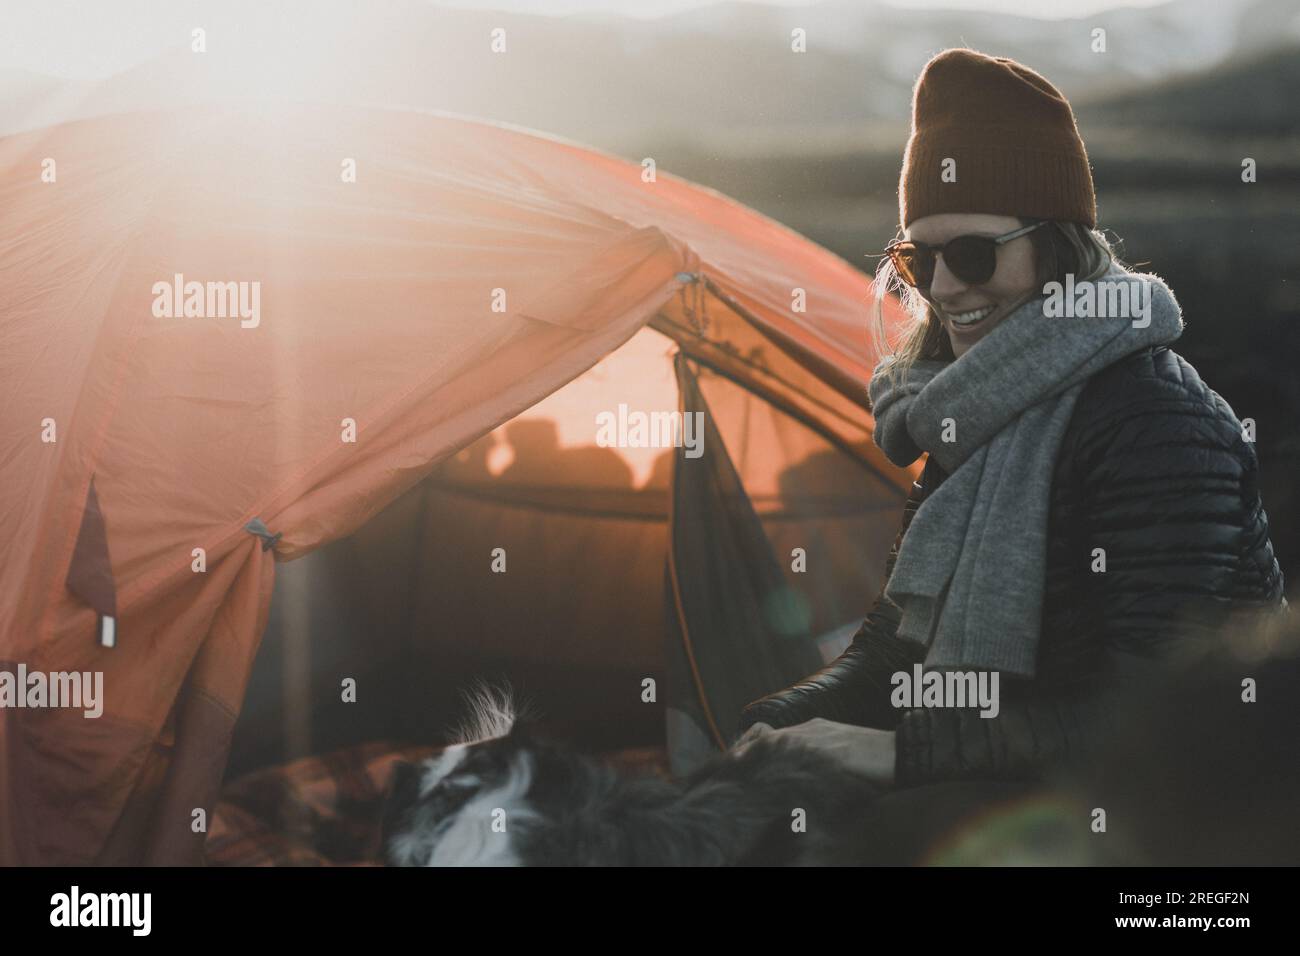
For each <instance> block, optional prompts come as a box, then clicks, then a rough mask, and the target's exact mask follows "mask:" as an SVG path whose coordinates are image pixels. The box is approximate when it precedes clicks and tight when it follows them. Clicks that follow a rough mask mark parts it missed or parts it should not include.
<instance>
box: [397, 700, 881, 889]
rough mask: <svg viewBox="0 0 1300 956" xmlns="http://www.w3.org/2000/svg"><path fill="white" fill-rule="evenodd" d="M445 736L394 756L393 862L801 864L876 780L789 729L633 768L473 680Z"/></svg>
mask: <svg viewBox="0 0 1300 956" xmlns="http://www.w3.org/2000/svg"><path fill="white" fill-rule="evenodd" d="M470 705H471V710H472V714H471V718H470V720H469V721H468V723H467V725H466V726H465V728H464V730H463V731H462V732H461V733H460V734H458V737H459V739H460V742H459V743H455V744H453V745H451V746H449V747H447V748H446V749H444V750H443V751H442V752H441V753H439V754H437V755H436V756H434V757H431V758H430V759H428V760H427V761H424V762H423V763H420V764H409V763H408V764H404V765H402V766H400V767H399V768H398V770H397V773H396V777H395V784H394V786H393V791H392V796H391V798H390V800H389V803H388V805H387V807H386V810H385V814H384V847H385V855H386V858H387V862H388V863H390V864H393V865H398V866H464V865H469V866H493V865H496V866H571V865H596V866H646V865H648V866H720V865H737V864H740V865H746V864H757V865H800V864H804V863H813V862H817V861H819V860H820V859H822V858H824V857H825V856H827V855H828V854H829V853H830V851H831V850H832V849H833V844H834V842H835V840H836V834H842V833H844V832H845V829H846V827H848V826H850V825H851V822H852V821H853V820H854V818H855V817H856V816H858V815H860V814H861V812H862V809H863V807H864V806H866V805H867V804H869V802H870V801H871V800H872V799H873V798H874V797H875V796H876V795H877V794H878V792H879V791H878V788H877V787H876V786H875V785H874V784H872V783H871V782H869V781H867V780H866V779H864V778H862V777H859V776H856V775H854V774H852V773H849V772H847V771H845V770H844V769H843V768H842V767H840V766H839V765H838V764H837V763H835V762H834V761H831V760H828V759H827V758H826V757H824V756H822V755H821V754H819V753H816V752H814V751H811V750H809V749H808V748H806V747H803V746H800V745H798V744H797V743H794V742H792V741H790V740H788V739H784V738H779V737H764V736H759V737H757V738H756V739H754V740H753V741H752V742H750V743H747V744H746V745H745V746H743V747H741V748H738V749H736V750H733V751H729V752H727V753H725V754H721V755H719V756H718V757H716V758H714V759H713V760H712V761H711V762H710V763H708V764H707V765H705V766H703V767H701V768H700V769H699V770H697V771H696V772H695V773H693V774H691V775H690V776H689V777H687V778H685V779H683V780H680V781H671V780H665V779H662V778H660V777H656V776H652V775H643V776H631V775H627V774H624V773H621V772H619V771H618V770H616V769H614V768H613V767H611V766H608V765H607V764H605V763H603V762H601V761H599V760H597V759H596V758H593V757H591V756H587V755H583V754H581V753H576V752H574V751H573V750H571V749H568V748H565V747H562V746H559V745H556V744H554V743H551V742H548V741H545V740H541V739H537V738H536V737H534V736H533V734H532V733H531V732H530V730H529V728H528V724H527V720H526V719H521V718H520V715H519V714H517V713H516V710H515V704H514V701H513V699H512V697H511V695H510V694H509V693H508V692H502V691H495V690H492V689H490V688H482V689H480V690H479V691H478V692H477V693H475V694H474V695H472V697H471V699H470Z"/></svg>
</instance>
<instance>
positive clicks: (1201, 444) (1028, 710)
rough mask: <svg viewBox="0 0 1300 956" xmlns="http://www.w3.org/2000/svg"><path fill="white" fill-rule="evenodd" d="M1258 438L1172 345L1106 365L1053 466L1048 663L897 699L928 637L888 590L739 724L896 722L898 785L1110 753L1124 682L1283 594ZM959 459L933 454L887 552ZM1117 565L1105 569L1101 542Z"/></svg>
mask: <svg viewBox="0 0 1300 956" xmlns="http://www.w3.org/2000/svg"><path fill="white" fill-rule="evenodd" d="M1257 469H1258V463H1257V459H1256V456H1255V449H1254V445H1253V444H1252V443H1251V442H1249V441H1247V440H1245V437H1244V436H1243V430H1242V425H1241V423H1240V422H1239V421H1238V419H1237V417H1236V415H1234V414H1233V411H1232V409H1231V408H1230V407H1229V406H1228V404H1227V402H1225V401H1224V400H1223V399H1222V398H1221V397H1219V395H1218V394H1216V393H1215V392H1214V391H1212V390H1211V389H1210V388H1209V387H1208V386H1206V384H1205V383H1204V382H1203V381H1201V378H1200V376H1199V375H1197V373H1196V370H1195V369H1193V368H1192V366H1191V365H1189V364H1188V363H1187V362H1186V361H1185V360H1184V359H1183V358H1182V357H1181V356H1179V355H1178V354H1177V353H1175V352H1173V351H1171V350H1170V349H1169V348H1167V347H1165V346H1159V347H1154V348H1148V349H1144V350H1142V351H1140V352H1136V353H1134V354H1132V355H1130V356H1128V357H1126V358H1124V359H1122V360H1120V361H1119V362H1116V363H1115V364H1113V365H1111V366H1110V367H1108V368H1106V369H1105V370H1103V371H1102V372H1100V373H1098V374H1097V375H1095V376H1093V378H1092V379H1091V380H1090V381H1089V382H1088V384H1087V385H1086V386H1085V388H1084V390H1083V392H1082V393H1081V395H1080V397H1079V401H1078V403H1077V405H1076V406H1075V411H1074V416H1073V418H1072V419H1071V422H1070V425H1069V428H1068V429H1067V430H1066V434H1065V436H1064V439H1063V442H1062V445H1061V449H1060V453H1059V455H1058V457H1057V462H1056V469H1055V472H1054V476H1053V481H1052V493H1051V505H1050V513H1049V518H1048V521H1049V527H1048V550H1047V562H1048V567H1047V579H1046V585H1045V587H1046V593H1045V594H1044V602H1043V625H1042V636H1041V639H1040V641H1039V648H1038V662H1037V674H1036V676H1035V678H1034V679H1033V680H1020V681H1013V680H1011V679H1008V678H1006V677H1005V676H1002V675H1000V677H1001V678H1002V679H1001V681H1000V684H1001V686H1000V712H999V713H998V715H997V716H996V717H981V716H980V715H979V711H978V710H975V709H965V710H956V709H940V708H917V709H910V710H899V709H895V708H894V707H892V706H891V704H890V694H891V691H892V689H893V688H892V686H891V682H890V678H891V676H892V675H893V674H894V673H895V672H896V671H900V670H901V671H911V669H912V666H913V664H914V663H916V662H920V661H923V660H924V658H925V649H924V648H922V647H921V646H919V645H917V644H915V643H914V642H911V641H906V640H903V639H901V638H898V637H897V636H896V635H895V630H896V629H897V626H898V614H899V609H898V607H897V606H896V605H894V604H893V602H891V601H889V600H888V599H887V598H885V597H884V595H883V594H882V595H881V596H880V597H878V598H877V599H876V602H875V605H874V607H873V608H872V610H871V612H870V613H869V615H868V616H867V619H866V621H864V622H863V625H862V627H861V628H860V629H859V631H858V633H857V635H856V637H855V638H854V640H853V643H852V644H851V645H850V647H849V648H848V649H847V650H846V651H845V653H844V654H843V655H842V656H841V657H840V658H838V659H837V660H836V661H834V662H832V663H831V664H829V665H827V667H825V668H823V669H822V670H821V671H819V672H817V673H816V674H814V675H812V676H811V677H808V678H806V679H804V680H803V681H800V682H799V683H798V684H795V685H794V686H792V687H789V688H787V689H785V690H783V691H779V692H777V693H775V694H771V695H768V696H767V697H764V698H761V699H760V700H758V701H755V702H754V703H752V704H750V705H749V706H748V707H747V708H746V709H745V712H744V715H743V718H742V721H741V725H742V726H741V731H743V730H744V729H745V728H747V727H749V726H750V725H752V724H754V723H758V722H763V723H767V724H769V725H771V726H773V727H787V726H791V725H793V724H798V723H802V722H804V721H806V720H811V719H813V718H814V717H822V718H825V719H828V720H833V721H838V722H841V723H850V724H858V725H861V726H867V727H877V728H880V729H884V730H896V731H897V737H896V744H897V761H896V765H895V775H896V784H897V785H898V786H904V787H905V786H914V785H917V784H922V783H928V782H933V781H939V780H951V779H960V778H976V777H994V778H1008V777H1010V778H1036V777H1040V776H1042V775H1043V773H1044V772H1045V771H1046V770H1047V769H1048V768H1050V767H1053V766H1054V765H1058V764H1063V763H1065V764H1069V763H1080V762H1083V763H1086V762H1088V761H1090V760H1092V759H1093V758H1095V757H1097V756H1099V754H1098V753H1097V751H1098V750H1099V748H1100V746H1101V744H1102V741H1103V740H1105V739H1106V738H1107V737H1108V736H1109V735H1110V734H1112V733H1114V732H1115V730H1116V728H1115V727H1114V726H1112V723H1111V718H1112V716H1113V713H1114V710H1113V707H1112V703H1113V700H1114V695H1116V694H1119V693H1121V692H1123V691H1124V690H1125V688H1126V685H1131V684H1132V683H1133V682H1140V681H1144V680H1148V679H1149V678H1151V677H1152V675H1153V674H1157V673H1158V672H1160V671H1162V670H1167V669H1169V667H1170V665H1171V664H1173V663H1174V662H1175V661H1181V660H1184V659H1188V660H1190V659H1194V658H1195V657H1196V656H1197V655H1198V654H1199V653H1200V652H1203V651H1205V650H1209V649H1211V648H1212V646H1213V645H1214V643H1215V642H1216V641H1217V640H1221V639H1222V636H1223V633H1224V631H1225V628H1226V627H1227V626H1228V625H1229V621H1230V620H1233V621H1237V622H1238V623H1240V622H1241V621H1242V620H1244V619H1246V618H1249V617H1251V616H1252V615H1254V614H1258V613H1261V612H1262V613H1263V614H1264V615H1267V614H1269V613H1272V612H1276V611H1278V610H1281V609H1283V608H1285V600H1284V599H1283V597H1282V591H1283V581H1282V572H1281V570H1280V569H1279V567H1278V564H1277V561H1276V559H1275V558H1274V555H1273V548H1272V545H1271V543H1270V542H1269V537H1268V520H1267V518H1266V517H1265V514H1264V509H1263V507H1262V505H1261V502H1260V498H1259V492H1258V489H1257V484H1256V478H1257ZM945 477H946V475H944V473H943V471H942V470H941V469H940V467H939V465H938V463H937V462H934V461H932V460H931V461H929V462H928V463H927V464H926V467H925V469H924V471H923V472H922V474H921V478H920V480H919V481H918V482H917V483H916V484H915V485H914V486H913V490H912V495H911V496H910V497H909V499H908V502H907V504H906V506H905V508H904V513H903V526H902V530H901V531H900V532H899V535H898V539H897V541H896V542H895V544H894V547H893V549H892V550H891V552H890V555H889V559H888V561H887V563H886V578H888V575H889V574H890V573H891V572H892V570H893V564H894V560H895V558H896V556H897V554H898V548H899V545H900V544H901V542H902V540H903V536H904V535H905V534H906V532H907V526H908V523H909V522H910V520H911V516H912V515H913V514H914V513H915V511H916V509H917V508H918V507H919V505H920V503H921V502H922V501H923V500H924V499H925V497H926V496H927V495H928V494H929V493H930V492H931V491H933V490H934V488H936V487H937V486H938V484H939V483H940V482H942V481H943V480H944V478H945ZM1098 548H1100V549H1103V552H1102V553H1104V559H1105V570H1104V571H1099V570H1094V566H1095V564H1096V557H1095V556H1096V555H1097V554H1098V552H1096V551H1095V549H1098Z"/></svg>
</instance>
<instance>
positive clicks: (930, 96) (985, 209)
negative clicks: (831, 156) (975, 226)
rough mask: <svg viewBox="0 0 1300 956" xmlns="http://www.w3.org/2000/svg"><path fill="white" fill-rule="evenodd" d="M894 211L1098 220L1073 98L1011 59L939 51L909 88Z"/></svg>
mask: <svg viewBox="0 0 1300 956" xmlns="http://www.w3.org/2000/svg"><path fill="white" fill-rule="evenodd" d="M947 160H951V162H946V161H947ZM898 212H899V222H900V223H901V224H902V225H903V226H904V227H906V226H908V225H910V224H911V223H912V222H914V221H915V220H917V219H920V218H921V217H922V216H929V215H933V214H935V213H944V212H961V213H975V212H978V213H993V214H995V215H1003V216H1022V217H1025V218H1030V219H1059V220H1064V221H1068V222H1079V223H1083V224H1084V225H1087V226H1089V227H1095V226H1096V224H1097V199H1096V196H1095V194H1094V193H1093V187H1092V172H1091V170H1090V169H1089V168H1088V154H1087V152H1086V151H1085V150H1084V148H1083V140H1082V139H1081V138H1080V137H1079V129H1078V127H1077V126H1076V125H1075V121H1074V112H1073V111H1072V110H1071V109H1070V104H1069V103H1068V102H1067V101H1066V99H1065V97H1064V96H1062V95H1061V92H1060V91H1059V90H1058V89H1057V88H1056V87H1054V86H1053V85H1052V84H1051V83H1049V82H1048V81H1047V80H1045V79H1043V77H1041V76H1039V75H1038V74H1037V73H1035V72H1034V71H1033V70H1031V69H1029V68H1028V67H1027V66H1023V65H1021V64H1020V63H1017V62H1016V61H1015V60H1011V59H1008V58H1006V57H1001V56H999V57H992V56H985V55H984V54H983V53H977V52H976V51H974V50H967V49H961V48H955V49H951V50H944V51H943V52H942V53H940V54H938V55H937V56H935V57H934V58H933V59H932V60H930V62H929V63H927V64H926V65H925V69H924V70H922V71H921V76H920V78H919V79H918V80H917V81H916V88H915V90H914V91H913V94H912V135H911V137H910V138H909V139H908V141H907V152H906V153H905V154H904V156H903V174H902V176H901V177H900V178H899V183H898Z"/></svg>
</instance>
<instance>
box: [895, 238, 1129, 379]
mask: <svg viewBox="0 0 1300 956" xmlns="http://www.w3.org/2000/svg"><path fill="white" fill-rule="evenodd" d="M1034 221H1035V220H1032V219H1023V218H1022V219H1021V220H1020V222H1021V224H1022V225H1026V226H1028V225H1030V224H1031V223H1033V222H1034ZM899 238H900V239H901V238H902V233H901V231H900V233H899ZM1027 238H1028V239H1029V240H1030V241H1031V242H1033V244H1034V268H1035V271H1036V273H1037V275H1036V281H1037V283H1038V285H1039V286H1043V285H1046V284H1047V283H1048V282H1064V281H1065V276H1066V274H1067V273H1069V274H1072V275H1073V276H1074V277H1075V280H1076V281H1083V280H1087V279H1095V278H1097V277H1098V276H1100V275H1102V274H1103V273H1104V272H1105V271H1106V270H1107V268H1109V267H1110V265H1111V263H1112V262H1113V263H1115V264H1116V265H1117V266H1119V267H1120V268H1121V269H1125V270H1127V268H1128V267H1127V266H1126V265H1125V264H1124V263H1123V262H1121V261H1120V258H1119V256H1118V254H1117V253H1116V251H1115V248H1114V247H1113V246H1112V245H1111V242H1110V240H1108V239H1107V238H1106V237H1105V235H1103V234H1102V233H1101V232H1100V231H1099V230H1097V229H1090V228H1088V227H1087V226H1085V225H1083V224H1081V223H1077V222H1061V221H1056V220H1052V221H1050V222H1049V223H1048V226H1047V228H1045V229H1035V230H1034V231H1033V232H1031V233H1029V235H1028V237H1027ZM890 294H894V295H896V296H898V298H899V299H900V300H901V301H902V305H903V311H904V312H905V313H906V314H907V315H908V316H909V317H910V318H911V322H910V323H907V325H906V326H905V328H904V331H903V334H902V336H901V338H899V339H897V340H895V341H890V339H889V332H888V329H887V328H886V326H885V297H886V296H888V295H890ZM872 318H873V322H872V340H873V342H874V344H875V346H876V354H877V355H879V356H881V357H882V358H884V357H889V358H890V360H891V361H890V364H889V367H888V370H887V373H888V374H889V375H891V376H893V375H898V374H900V373H902V372H903V371H905V370H906V369H907V368H908V367H910V366H911V364H912V363H913V362H915V361H916V360H917V359H937V360H939V361H952V359H953V354H952V344H951V343H950V342H949V341H948V334H947V333H946V332H944V330H943V325H942V324H940V322H939V317H938V316H937V315H936V314H935V312H934V309H933V308H931V307H930V303H928V302H926V300H925V297H924V296H922V295H921V293H920V292H919V291H918V290H916V289H914V288H912V287H911V286H910V285H908V284H907V283H906V282H904V281H903V280H902V279H901V278H900V277H899V275H898V273H897V272H896V271H895V270H894V264H893V262H892V261H890V258H889V256H882V257H881V259H880V263H879V264H878V265H877V266H876V283H875V301H874V303H873V306H872Z"/></svg>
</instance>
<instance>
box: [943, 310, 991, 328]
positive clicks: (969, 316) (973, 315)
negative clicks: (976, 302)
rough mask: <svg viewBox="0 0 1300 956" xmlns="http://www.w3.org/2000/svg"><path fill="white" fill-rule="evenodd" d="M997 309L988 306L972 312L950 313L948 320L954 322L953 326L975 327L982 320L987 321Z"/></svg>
mask: <svg viewBox="0 0 1300 956" xmlns="http://www.w3.org/2000/svg"><path fill="white" fill-rule="evenodd" d="M995 308H997V307H996V306H992V305H988V306H985V307H984V308H982V309H973V310H971V311H970V312H950V313H949V314H948V318H949V319H950V320H951V321H952V324H953V325H960V326H969V325H974V324H975V323H976V322H979V321H980V320H981V319H985V318H987V317H988V316H989V315H991V314H992V313H993V310H994V309H995Z"/></svg>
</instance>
